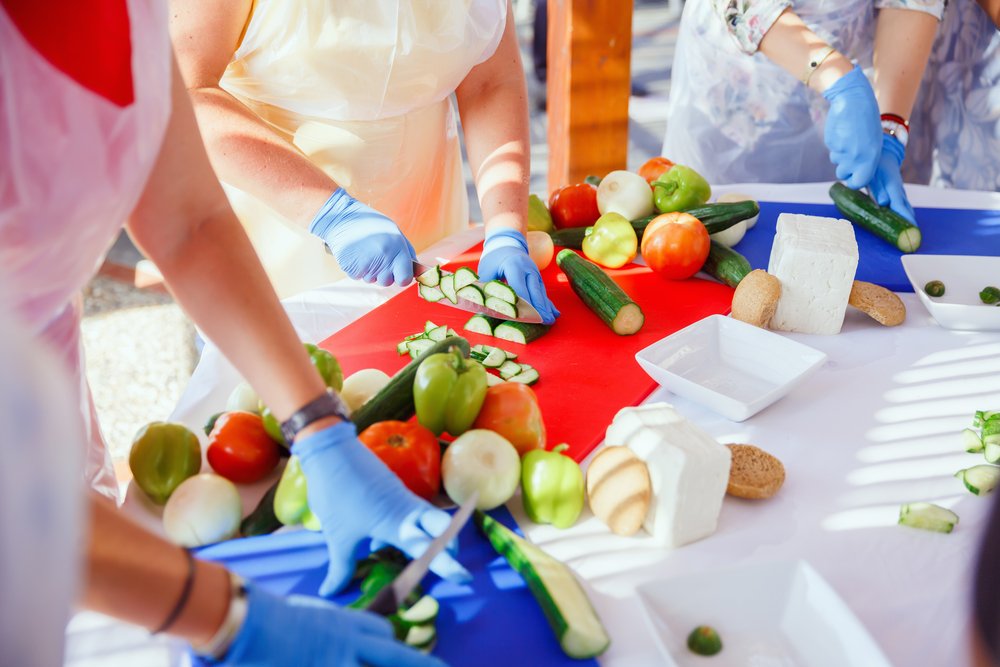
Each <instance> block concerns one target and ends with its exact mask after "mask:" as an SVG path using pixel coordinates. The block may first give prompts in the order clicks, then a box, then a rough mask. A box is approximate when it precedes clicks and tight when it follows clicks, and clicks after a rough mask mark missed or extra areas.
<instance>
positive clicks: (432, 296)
mask: <svg viewBox="0 0 1000 667" xmlns="http://www.w3.org/2000/svg"><path fill="white" fill-rule="evenodd" d="M417 294H419V295H420V298H421V299H423V300H424V301H430V302H431V303H437V302H438V301H440V300H441V299H443V298H444V292H442V291H441V290H439V289H438V288H437V287H428V286H427V285H417Z"/></svg>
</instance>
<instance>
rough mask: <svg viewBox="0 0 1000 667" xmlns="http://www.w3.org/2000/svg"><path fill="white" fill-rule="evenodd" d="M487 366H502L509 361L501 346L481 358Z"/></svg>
mask: <svg viewBox="0 0 1000 667" xmlns="http://www.w3.org/2000/svg"><path fill="white" fill-rule="evenodd" d="M480 361H481V362H482V364H483V366H486V368H500V367H501V366H503V365H504V364H505V363H506V362H507V355H506V354H504V351H503V350H501V349H499V348H493V349H492V350H490V352H489V354H487V355H486V356H485V357H483V358H482V359H481V360H480Z"/></svg>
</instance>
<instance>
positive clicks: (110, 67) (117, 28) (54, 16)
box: [0, 0, 135, 107]
mask: <svg viewBox="0 0 1000 667" xmlns="http://www.w3.org/2000/svg"><path fill="white" fill-rule="evenodd" d="M0 5H3V7H4V9H5V10H6V11H7V14H8V15H9V16H10V18H11V20H12V21H13V23H14V25H16V26H17V29H18V30H19V31H20V32H21V34H22V35H23V36H24V38H25V39H26V40H27V41H28V43H29V44H31V45H32V46H33V47H34V48H35V50H36V51H38V53H40V54H41V55H42V56H43V57H44V58H45V59H46V60H48V61H49V62H50V63H51V64H52V65H53V66H54V67H56V68H57V69H58V70H60V71H61V72H63V73H64V74H66V75H67V76H68V77H70V78H71V79H73V80H74V81H76V82H77V83H79V84H80V85H81V86H83V87H84V88H87V89H88V90H92V91H93V92H95V93H97V94H98V95H100V96H101V97H103V98H105V99H107V100H109V101H110V102H113V103H114V104H117V105H118V106H122V107H125V106H128V105H130V104H131V103H132V102H133V101H134V99H135V95H134V91H133V89H132V42H131V38H130V34H129V17H128V5H127V0H0Z"/></svg>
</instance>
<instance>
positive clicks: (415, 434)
mask: <svg viewBox="0 0 1000 667" xmlns="http://www.w3.org/2000/svg"><path fill="white" fill-rule="evenodd" d="M358 439H360V440H361V442H363V443H365V446H366V447H368V449H370V450H372V452H374V453H375V456H377V457H379V458H380V459H381V460H382V463H384V464H385V465H386V466H387V467H388V468H389V470H391V471H393V472H394V473H396V476H397V477H399V479H400V480H402V482H403V484H405V485H406V488H408V489H409V490H410V491H413V493H415V494H417V495H418V496H420V497H421V498H425V499H426V500H430V499H432V498H433V497H434V496H436V495H437V492H438V489H440V488H441V446H440V445H439V444H438V440H437V438H436V437H435V436H434V434H433V433H432V432H431V431H430V429H427V428H425V427H424V426H421V425H420V423H418V422H401V421H384V422H377V423H375V424H372V425H371V426H369V427H368V428H366V429H365V430H364V431H362V432H361V435H359V436H358Z"/></svg>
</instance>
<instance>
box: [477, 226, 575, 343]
mask: <svg viewBox="0 0 1000 667" xmlns="http://www.w3.org/2000/svg"><path fill="white" fill-rule="evenodd" d="M501 279H502V280H506V281H507V284H508V285H510V286H511V287H513V288H514V291H515V292H517V295H518V296H520V297H521V298H522V299H525V300H526V301H527V302H528V303H530V304H531V305H532V306H534V308H535V310H537V311H538V314H539V315H541V316H542V322H544V323H545V324H552V323H553V322H555V321H556V318H557V317H559V311H558V310H556V307H555V306H554V305H552V302H551V301H549V297H548V296H547V295H546V294H545V285H543V284H542V275H541V274H540V273H539V272H538V267H537V266H535V263H534V262H533V261H531V257H530V256H529V255H528V241H527V240H525V238H524V234H522V233H521V232H519V231H517V230H516V229H511V228H509V227H501V228H500V229H493V230H491V231H488V232H486V242H485V243H484V244H483V254H482V257H480V258H479V280H481V281H482V282H484V283H486V282H489V281H491V280H501Z"/></svg>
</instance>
